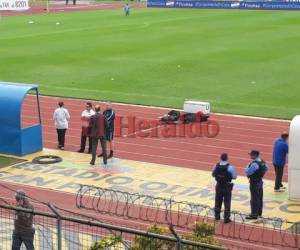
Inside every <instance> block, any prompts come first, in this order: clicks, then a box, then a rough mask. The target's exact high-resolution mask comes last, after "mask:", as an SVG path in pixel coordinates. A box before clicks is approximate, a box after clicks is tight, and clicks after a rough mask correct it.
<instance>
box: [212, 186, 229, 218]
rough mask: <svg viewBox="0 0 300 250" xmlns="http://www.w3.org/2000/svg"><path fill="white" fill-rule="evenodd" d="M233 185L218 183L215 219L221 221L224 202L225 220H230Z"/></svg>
mask: <svg viewBox="0 0 300 250" xmlns="http://www.w3.org/2000/svg"><path fill="white" fill-rule="evenodd" d="M232 188H233V184H232V183H224V184H221V183H217V185H216V195H215V218H216V219H220V213H221V209H222V203H223V201H224V220H228V219H229V218H230V209H231V193H232Z"/></svg>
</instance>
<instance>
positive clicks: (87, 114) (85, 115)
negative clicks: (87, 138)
mask: <svg viewBox="0 0 300 250" xmlns="http://www.w3.org/2000/svg"><path fill="white" fill-rule="evenodd" d="M94 114H95V111H94V110H92V109H91V110H90V111H88V110H86V109H85V110H83V111H82V113H81V118H90V117H91V116H92V115H94ZM88 126H89V121H88V120H85V119H82V127H86V128H87V127H88Z"/></svg>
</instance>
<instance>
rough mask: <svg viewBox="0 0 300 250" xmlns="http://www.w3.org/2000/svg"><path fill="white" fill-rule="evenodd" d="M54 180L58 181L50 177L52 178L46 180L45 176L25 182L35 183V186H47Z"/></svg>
mask: <svg viewBox="0 0 300 250" xmlns="http://www.w3.org/2000/svg"><path fill="white" fill-rule="evenodd" d="M54 182H56V179H50V180H47V181H45V180H44V178H42V177H35V178H33V179H30V180H27V181H23V183H26V184H34V185H35V186H38V187H44V186H47V185H49V184H50V183H54Z"/></svg>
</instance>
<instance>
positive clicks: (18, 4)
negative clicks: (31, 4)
mask: <svg viewBox="0 0 300 250" xmlns="http://www.w3.org/2000/svg"><path fill="white" fill-rule="evenodd" d="M15 5H16V7H17V8H24V7H27V2H26V1H15Z"/></svg>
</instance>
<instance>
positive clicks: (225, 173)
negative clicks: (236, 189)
mask: <svg viewBox="0 0 300 250" xmlns="http://www.w3.org/2000/svg"><path fill="white" fill-rule="evenodd" d="M220 159H221V161H220V162H219V163H217V164H216V165H215V166H214V168H213V172H212V176H213V177H215V179H216V181H217V184H216V196H215V219H216V220H220V213H221V208H222V202H223V200H224V207H225V209H224V223H229V222H231V220H230V206H231V192H232V188H233V183H232V182H231V181H232V179H236V178H237V174H236V172H235V170H234V168H233V166H231V165H230V164H229V163H228V155H227V154H226V153H223V154H221V157H220Z"/></svg>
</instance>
